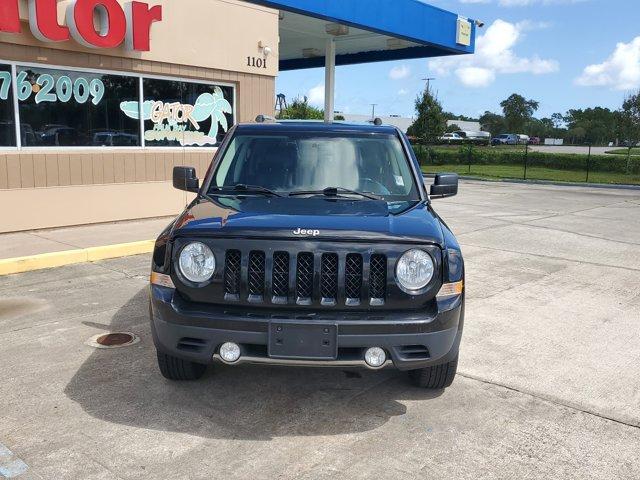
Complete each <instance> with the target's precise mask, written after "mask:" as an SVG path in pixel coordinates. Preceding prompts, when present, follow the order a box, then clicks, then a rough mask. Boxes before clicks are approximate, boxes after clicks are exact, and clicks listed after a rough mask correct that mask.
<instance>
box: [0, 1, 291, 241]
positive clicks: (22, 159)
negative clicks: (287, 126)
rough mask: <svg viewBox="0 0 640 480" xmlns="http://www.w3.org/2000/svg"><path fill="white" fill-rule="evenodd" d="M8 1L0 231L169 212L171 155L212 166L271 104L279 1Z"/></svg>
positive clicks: (0, 17)
mask: <svg viewBox="0 0 640 480" xmlns="http://www.w3.org/2000/svg"><path fill="white" fill-rule="evenodd" d="M3 1H4V0H3ZM13 1H14V0H6V1H4V4H3V5H1V6H0V218H1V220H2V221H1V222H0V232H11V231H19V230H29V229H36V228H48V227H58V226H65V225H78V224H85V223H97V222H108V221H117V220H125V219H135V218H145V217H155V216H163V215H172V214H175V213H177V212H179V211H180V210H181V208H182V207H183V206H184V204H185V202H186V201H187V198H186V196H185V195H184V193H180V192H178V191H177V190H174V189H173V188H172V187H171V174H172V169H173V166H176V165H190V166H194V167H195V168H196V170H197V172H198V174H199V175H200V176H202V175H204V173H205V171H206V168H207V167H208V165H209V163H210V161H211V159H212V157H213V154H214V153H215V148H216V144H217V143H218V142H219V141H220V140H221V138H222V137H223V136H224V134H225V132H226V131H227V130H228V128H229V127H230V126H231V125H233V124H235V123H237V122H244V121H250V120H252V119H254V118H255V117H256V115H258V114H260V113H268V112H272V111H273V107H274V97H275V94H274V84H275V77H276V75H277V72H278V60H277V52H278V48H277V47H278V11H277V10H273V9H270V8H267V7H264V6H260V5H255V4H251V3H246V2H243V1H239V0H180V1H176V0H164V1H160V0H156V1H151V2H150V4H147V3H143V2H128V1H127V2H125V1H124V0H117V1H116V0H103V1H96V0H75V1H70V0H61V1H57V2H56V1H55V0H43V1H41V0H33V1H30V2H28V1H27V0H15V5H14V4H13ZM158 7H159V8H158ZM52 12H55V15H56V16H57V18H54V15H53V13H52ZM16 19H17V20H18V21H17V22H16V21H15V20H16Z"/></svg>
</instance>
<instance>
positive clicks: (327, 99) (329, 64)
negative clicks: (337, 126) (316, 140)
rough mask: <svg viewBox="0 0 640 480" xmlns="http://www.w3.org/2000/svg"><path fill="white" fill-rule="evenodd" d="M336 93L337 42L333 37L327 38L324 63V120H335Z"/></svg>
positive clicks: (330, 121)
mask: <svg viewBox="0 0 640 480" xmlns="http://www.w3.org/2000/svg"><path fill="white" fill-rule="evenodd" d="M335 93H336V42H335V40H334V38H333V37H331V38H328V39H327V43H326V47H325V65H324V121H325V123H332V122H333V110H334V101H335Z"/></svg>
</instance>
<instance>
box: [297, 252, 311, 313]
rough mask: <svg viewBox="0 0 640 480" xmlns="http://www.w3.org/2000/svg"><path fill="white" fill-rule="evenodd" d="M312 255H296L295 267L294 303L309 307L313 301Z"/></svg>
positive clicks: (308, 253) (302, 253)
mask: <svg viewBox="0 0 640 480" xmlns="http://www.w3.org/2000/svg"><path fill="white" fill-rule="evenodd" d="M313 263H314V262H313V253H310V252H301V253H299V254H298V263H297V265H296V302H297V303H299V304H301V305H310V304H311V302H312V300H313Z"/></svg>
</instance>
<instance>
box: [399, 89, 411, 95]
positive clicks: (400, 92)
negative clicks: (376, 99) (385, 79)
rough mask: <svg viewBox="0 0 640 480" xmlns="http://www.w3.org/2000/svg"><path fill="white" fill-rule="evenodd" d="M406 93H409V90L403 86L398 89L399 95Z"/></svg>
mask: <svg viewBox="0 0 640 480" xmlns="http://www.w3.org/2000/svg"><path fill="white" fill-rule="evenodd" d="M407 93H409V91H408V90H406V89H404V88H401V89H400V90H398V95H400V96H404V95H406V94H407Z"/></svg>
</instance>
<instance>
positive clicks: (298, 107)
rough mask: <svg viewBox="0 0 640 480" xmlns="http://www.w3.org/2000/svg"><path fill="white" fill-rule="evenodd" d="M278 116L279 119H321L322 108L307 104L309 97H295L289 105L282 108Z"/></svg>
mask: <svg viewBox="0 0 640 480" xmlns="http://www.w3.org/2000/svg"><path fill="white" fill-rule="evenodd" d="M278 118H279V119H281V120H323V119H324V110H322V109H320V108H316V107H314V106H312V105H309V99H308V98H307V97H303V98H302V99H300V98H296V99H295V100H294V101H293V102H291V105H289V106H288V107H287V108H285V109H283V110H282V111H281V112H280V113H279V114H278Z"/></svg>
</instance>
